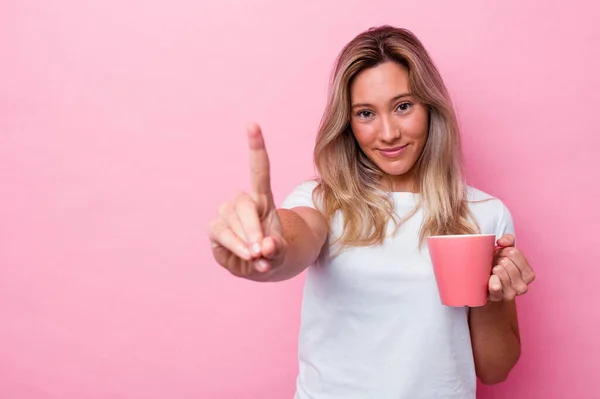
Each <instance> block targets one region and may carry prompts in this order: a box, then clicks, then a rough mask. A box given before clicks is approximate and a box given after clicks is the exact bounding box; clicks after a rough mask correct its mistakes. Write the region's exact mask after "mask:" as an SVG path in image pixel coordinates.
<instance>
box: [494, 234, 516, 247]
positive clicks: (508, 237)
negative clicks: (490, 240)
mask: <svg viewBox="0 0 600 399" xmlns="http://www.w3.org/2000/svg"><path fill="white" fill-rule="evenodd" d="M497 243H498V246H500V247H513V246H514V245H515V236H513V235H512V234H504V235H503V236H502V237H500V239H498V241H497Z"/></svg>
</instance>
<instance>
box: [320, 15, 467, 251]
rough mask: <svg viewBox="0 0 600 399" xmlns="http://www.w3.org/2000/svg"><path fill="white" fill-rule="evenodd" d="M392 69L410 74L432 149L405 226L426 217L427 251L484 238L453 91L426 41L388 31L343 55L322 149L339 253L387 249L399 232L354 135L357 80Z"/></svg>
mask: <svg viewBox="0 0 600 399" xmlns="http://www.w3.org/2000/svg"><path fill="white" fill-rule="evenodd" d="M390 61H391V62H396V63H398V64H400V65H402V66H404V67H405V68H406V69H407V70H408V76H409V84H410V89H411V92H412V94H413V96H414V97H415V98H416V99H417V101H419V102H421V103H422V104H423V105H424V106H425V107H426V108H427V110H428V113H429V132H428V136H427V142H426V144H425V147H424V149H423V152H422V154H421V155H420V157H419V158H418V160H417V162H416V163H415V165H414V167H413V171H412V172H414V175H415V177H416V182H417V188H418V190H419V195H418V196H417V198H418V203H417V206H416V207H415V209H414V210H413V212H412V213H411V214H410V215H408V216H407V217H406V218H408V217H411V216H413V215H414V214H415V213H416V212H417V211H418V209H420V208H422V209H423V215H424V219H423V223H422V226H421V230H420V234H419V242H420V244H423V242H424V240H425V238H426V237H428V236H430V235H445V234H472V233H477V232H478V230H479V228H478V226H477V224H476V222H474V218H473V217H472V214H471V212H470V211H469V207H468V201H467V184H466V182H465V178H464V169H463V158H462V150H461V142H460V132H459V127H458V121H457V118H456V114H455V112H454V108H453V106H452V103H451V100H450V96H449V94H448V91H447V89H446V86H445V85H444V82H443V80H442V78H441V76H440V73H439V72H438V70H437V68H436V66H435V65H434V63H433V61H432V59H431V57H430V56H429V54H428V52H427V51H426V49H425V47H424V46H423V44H422V43H421V41H420V40H419V39H418V38H417V37H416V36H415V35H414V34H413V33H412V32H410V31H408V30H406V29H400V28H395V27H391V26H388V25H385V26H382V27H378V28H371V29H369V30H367V31H365V32H363V33H361V34H359V35H358V36H357V37H355V38H354V39H353V40H352V41H351V42H349V43H348V44H347V45H346V46H345V47H344V48H343V50H342V51H341V53H340V54H339V56H338V58H337V61H336V64H335V68H334V70H333V74H332V76H331V82H330V90H329V97H328V101H327V106H326V108H325V112H324V114H323V117H322V119H321V123H320V126H319V132H318V135H317V139H316V143H315V148H314V161H315V166H316V169H317V172H318V174H319V177H320V178H319V180H318V181H319V184H318V185H317V187H316V189H315V191H314V195H315V196H316V197H315V199H317V198H318V202H319V203H320V204H321V206H322V212H323V214H324V215H325V218H326V219H327V220H328V221H329V222H331V221H332V219H333V218H334V217H335V215H336V214H337V213H338V212H339V213H341V216H342V220H343V229H342V232H341V235H340V236H339V237H337V240H336V242H335V243H336V244H337V245H338V247H339V249H343V248H344V247H350V246H367V245H374V244H381V243H382V242H383V240H384V239H385V237H386V227H387V224H388V222H389V221H390V220H393V221H394V223H395V224H396V229H397V228H399V227H400V225H401V224H402V221H401V220H399V219H398V218H397V217H396V216H395V214H394V206H393V200H392V197H391V196H390V195H389V193H385V191H382V189H381V187H382V181H384V179H386V176H385V174H384V173H383V172H382V171H381V170H380V169H379V168H378V167H377V166H376V165H375V164H374V163H373V162H372V161H371V160H370V159H369V158H368V157H367V156H366V155H365V154H364V153H363V152H362V150H361V149H360V147H359V146H358V143H357V141H356V139H355V137H354V134H353V133H352V130H351V127H350V85H351V83H352V80H353V78H354V77H355V76H356V75H357V74H358V73H360V72H361V71H363V70H365V69H367V68H373V67H376V66H378V65H380V64H382V63H385V62H390ZM406 218H405V219H404V220H406ZM394 231H395V230H394Z"/></svg>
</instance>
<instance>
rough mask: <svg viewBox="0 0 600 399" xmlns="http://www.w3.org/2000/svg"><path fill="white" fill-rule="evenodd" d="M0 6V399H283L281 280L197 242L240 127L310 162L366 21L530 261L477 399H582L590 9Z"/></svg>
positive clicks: (529, 4) (288, 362)
mask: <svg viewBox="0 0 600 399" xmlns="http://www.w3.org/2000/svg"><path fill="white" fill-rule="evenodd" d="M563 4H564V2H547V1H521V0H511V1H500V0H497V1H475V0H473V1H459V2H456V1H453V2H450V1H391V0H381V1H369V2H365V1H355V0H347V1H341V0H340V1H317V0H314V1H309V2H288V1H276V0H257V1H244V0H225V1H223V0H219V1H210V2H207V1H191V0H180V1H165V2H160V1H145V0H144V1H142V0H127V1H122V0H103V1H91V0H84V1H82V0H77V1H75V0H71V1H56V2H49V1H41V0H36V1H33V0H20V1H18V2H17V1H16V0H8V1H3V2H2V5H1V6H0V54H1V56H0V57H1V58H0V72H1V75H0V76H1V78H0V196H1V202H0V204H1V205H0V397H2V398H7V399H13V398H14V399H31V398H78V399H82V398H127V399H138V398H139V399H142V398H144V399H146V398H148V399H149V398H157V399H158V398H182V399H183V398H207V399H208V398H235V399H246V398H247V399H250V398H265V399H276V398H277V399H279V398H291V396H292V394H293V391H294V383H295V376H296V372H297V363H296V362H297V360H296V337H297V329H298V326H299V310H300V302H301V288H302V280H303V279H302V277H300V278H297V279H295V280H293V281H290V282H284V283H279V284H262V285H261V284H256V283H249V282H246V281H242V280H238V279H235V278H233V277H230V276H229V275H228V274H227V273H226V272H225V271H223V270H222V269H220V268H219V267H217V266H216V264H215V263H214V262H213V260H212V258H211V255H210V252H209V250H208V245H207V244H208V243H207V237H206V228H207V225H208V222H209V220H210V219H211V218H212V217H213V216H214V215H215V212H216V209H217V207H218V204H219V203H221V202H222V201H223V200H225V199H227V198H229V197H230V196H231V195H232V194H233V193H235V191H236V190H238V189H244V188H247V187H248V183H249V181H248V180H249V179H248V170H247V162H248V159H247V152H246V141H245V133H244V130H243V127H244V125H245V123H246V122H248V121H251V120H255V121H258V122H259V123H261V124H262V126H263V128H264V132H265V136H266V139H267V145H268V146H269V149H270V151H271V161H272V165H273V173H272V175H273V185H274V188H275V192H276V199H277V201H281V200H282V198H283V196H285V195H286V194H287V193H288V192H289V191H290V190H291V189H292V187H293V186H294V185H295V184H297V183H298V182H299V181H300V180H302V179H304V178H307V177H310V176H311V175H312V173H313V169H312V159H311V155H312V153H311V151H312V145H313V140H314V135H315V131H316V127H317V124H318V121H319V118H320V115H321V112H322V109H323V105H324V100H325V92H326V87H327V79H328V76H329V71H330V68H331V66H332V62H333V60H334V57H335V56H336V54H337V52H338V51H339V50H340V49H341V47H342V46H343V44H344V43H346V42H347V41H348V40H350V39H351V38H352V37H353V36H354V35H355V34H357V33H358V32H360V31H362V30H363V29H365V28H367V27H370V26H373V25H379V24H383V23H390V24H394V25H397V26H403V27H407V28H409V29H411V30H413V31H414V32H415V33H416V34H417V35H418V36H419V37H420V38H421V39H422V40H423V41H424V43H425V44H426V46H427V47H428V49H429V50H430V52H431V53H432V55H433V57H434V59H435V60H436V62H437V64H438V66H439V68H440V70H441V71H442V73H443V76H444V78H445V79H446V82H447V84H448V86H449V88H450V89H451V91H452V93H453V96H454V99H455V102H456V105H457V108H458V111H459V115H460V119H461V123H462V126H463V129H464V140H465V150H466V154H467V158H468V165H469V171H470V178H471V182H472V183H473V184H475V185H476V186H478V187H479V188H481V189H483V190H486V191H489V192H491V193H493V194H495V195H498V196H500V197H501V198H503V199H504V200H505V202H506V203H507V204H508V206H509V207H510V209H511V210H512V212H513V216H514V218H515V223H516V226H517V234H518V236H519V245H520V247H521V248H522V249H523V250H524V251H525V252H526V254H527V255H528V256H529V259H530V261H531V263H532V264H533V266H534V267H535V268H536V270H537V274H538V279H537V281H536V282H535V284H534V286H533V287H532V290H531V292H530V293H529V294H528V295H526V296H525V297H523V298H521V299H520V301H519V305H520V317H521V329H522V335H523V338H522V339H523V356H522V359H521V362H520V363H519V365H518V366H517V367H516V369H515V370H514V372H513V374H512V375H511V377H510V379H509V380H508V381H507V382H506V383H504V384H501V385H499V386H495V387H485V388H482V389H481V391H480V397H481V398H512V399H532V398H533V399H536V398H545V399H554V398H556V399H577V398H600V391H599V390H598V388H597V382H598V381H597V380H598V377H599V376H600V360H599V356H600V346H599V344H598V336H599V335H600V331H599V327H600V310H599V306H598V304H599V301H598V282H599V278H600V269H599V268H598V264H597V261H598V259H599V255H600V250H599V248H600V235H599V233H598V225H599V222H600V212H599V207H598V205H597V201H596V199H597V198H598V197H599V196H600V189H599V187H600V183H599V182H600V174H599V172H598V171H599V169H600V156H599V155H598V147H599V146H600V128H599V126H600V112H599V111H598V107H599V105H600V90H599V88H600V79H599V76H600V75H599V74H598V71H599V70H600V45H599V44H598V43H599V42H600V28H599V27H598V24H597V19H596V18H595V16H597V15H598V12H599V11H600V10H599V9H598V6H594V5H593V4H594V3H593V2H592V1H588V2H585V1H573V2H569V3H568V4H569V6H568V7H563Z"/></svg>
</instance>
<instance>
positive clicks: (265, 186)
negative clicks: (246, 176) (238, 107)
mask: <svg viewBox="0 0 600 399" xmlns="http://www.w3.org/2000/svg"><path fill="white" fill-rule="evenodd" d="M248 144H249V145H250V178H251V180H252V191H253V192H254V193H255V194H271V174H270V170H269V156H268V154H267V148H266V147H265V140H264V138H263V135H262V132H261V130H260V127H259V126H258V125H257V124H255V123H252V124H250V125H248Z"/></svg>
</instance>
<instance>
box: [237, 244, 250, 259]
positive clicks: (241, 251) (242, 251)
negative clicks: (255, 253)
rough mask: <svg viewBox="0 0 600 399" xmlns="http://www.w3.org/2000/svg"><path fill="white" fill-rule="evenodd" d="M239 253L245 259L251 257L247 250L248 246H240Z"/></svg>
mask: <svg viewBox="0 0 600 399" xmlns="http://www.w3.org/2000/svg"><path fill="white" fill-rule="evenodd" d="M240 253H241V254H242V257H244V258H246V259H250V258H251V257H252V255H250V251H248V248H246V247H240Z"/></svg>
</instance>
